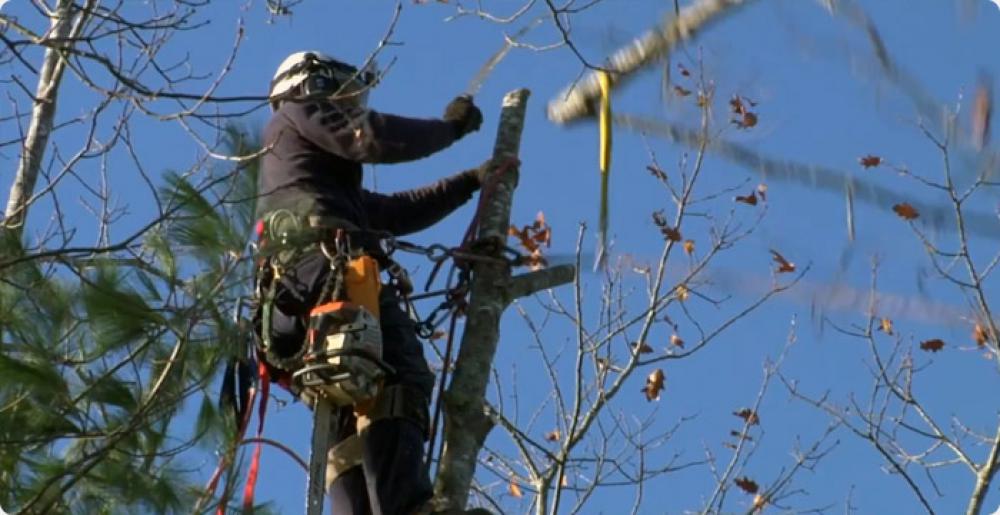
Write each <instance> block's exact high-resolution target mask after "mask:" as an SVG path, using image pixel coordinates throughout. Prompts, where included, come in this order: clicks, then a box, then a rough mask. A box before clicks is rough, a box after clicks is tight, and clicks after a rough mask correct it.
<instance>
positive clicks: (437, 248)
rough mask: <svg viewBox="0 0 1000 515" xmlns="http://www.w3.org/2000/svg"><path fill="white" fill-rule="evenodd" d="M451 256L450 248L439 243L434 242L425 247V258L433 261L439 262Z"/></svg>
mask: <svg viewBox="0 0 1000 515" xmlns="http://www.w3.org/2000/svg"><path fill="white" fill-rule="evenodd" d="M450 256H451V250H450V249H449V248H448V247H445V246H444V245H441V244H440V243H435V244H433V245H431V246H429V247H427V259H430V260H431V261H432V262H434V263H441V262H443V261H444V260H446V259H448V258H449V257H450Z"/></svg>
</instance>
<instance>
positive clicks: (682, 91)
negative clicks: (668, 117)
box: [674, 85, 691, 97]
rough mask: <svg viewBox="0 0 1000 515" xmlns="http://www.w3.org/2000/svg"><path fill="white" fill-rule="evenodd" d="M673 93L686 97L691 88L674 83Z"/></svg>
mask: <svg viewBox="0 0 1000 515" xmlns="http://www.w3.org/2000/svg"><path fill="white" fill-rule="evenodd" d="M674 94H675V95H677V96H679V97H686V96H688V95H690V94H691V90H690V89H685V88H682V87H681V86H678V85H674Z"/></svg>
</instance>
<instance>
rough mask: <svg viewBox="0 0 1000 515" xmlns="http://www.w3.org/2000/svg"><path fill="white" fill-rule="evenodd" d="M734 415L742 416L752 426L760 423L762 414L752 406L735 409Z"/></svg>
mask: <svg viewBox="0 0 1000 515" xmlns="http://www.w3.org/2000/svg"><path fill="white" fill-rule="evenodd" d="M733 415H736V416H737V417H740V418H742V419H743V420H744V421H745V422H746V423H747V424H749V425H751V426H756V425H760V416H758V415H757V412H756V411H754V410H752V409H750V408H743V409H741V410H739V411H734V412H733Z"/></svg>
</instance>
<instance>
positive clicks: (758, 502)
mask: <svg viewBox="0 0 1000 515" xmlns="http://www.w3.org/2000/svg"><path fill="white" fill-rule="evenodd" d="M767 504H768V501H767V496H766V495H761V494H757V495H754V496H753V506H751V507H750V509H751V510H752V511H755V512H757V511H761V510H763V509H764V506H767Z"/></svg>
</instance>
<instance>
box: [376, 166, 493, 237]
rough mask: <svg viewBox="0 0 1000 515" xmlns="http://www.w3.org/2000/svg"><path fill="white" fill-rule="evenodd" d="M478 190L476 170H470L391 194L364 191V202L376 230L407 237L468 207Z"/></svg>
mask: <svg viewBox="0 0 1000 515" xmlns="http://www.w3.org/2000/svg"><path fill="white" fill-rule="evenodd" d="M478 189H479V179H477V178H476V171H475V170H467V171H464V172H460V173H458V174H455V175H452V176H451V177H446V178H444V179H441V180H439V181H437V182H435V183H433V184H430V185H428V186H424V187H421V188H416V189H412V190H407V191H400V192H398V193H393V194H391V195H383V194H380V193H373V192H370V191H364V192H363V197H362V199H363V202H364V205H365V210H366V211H367V212H368V222H369V224H370V225H371V227H372V229H375V230H381V231H389V232H390V233H392V234H393V235H395V236H403V235H406V234H410V233H414V232H417V231H420V230H423V229H426V228H428V227H430V226H432V225H434V224H435V223H437V222H438V221H440V220H441V219H442V218H444V217H445V216H448V214H450V213H451V212H452V211H454V210H456V209H458V208H459V207H460V206H461V205H462V204H465V203H466V202H467V201H468V200H469V199H470V198H471V197H472V193H473V192H474V191H476V190H478Z"/></svg>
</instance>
